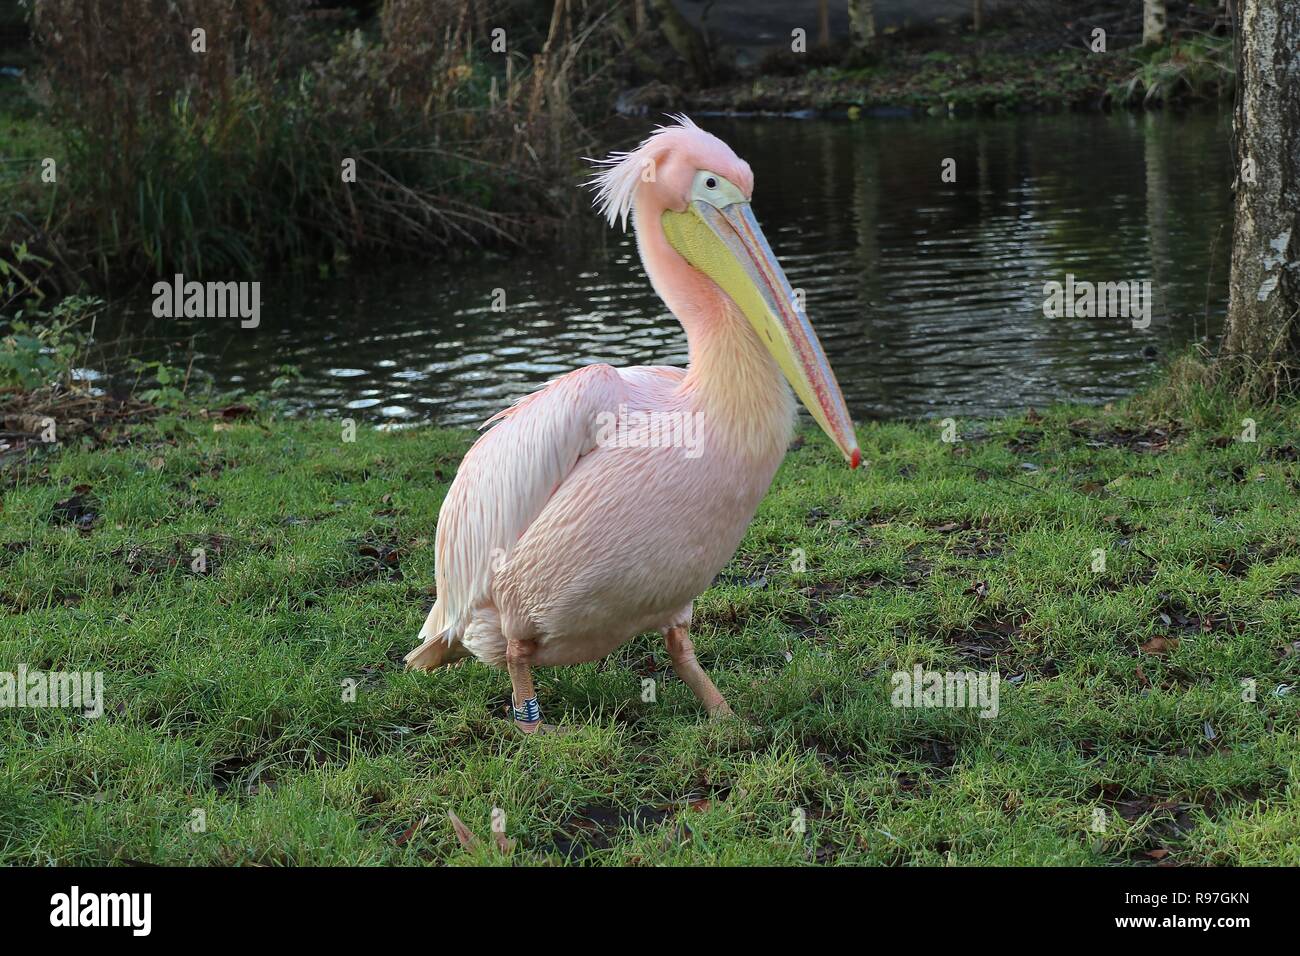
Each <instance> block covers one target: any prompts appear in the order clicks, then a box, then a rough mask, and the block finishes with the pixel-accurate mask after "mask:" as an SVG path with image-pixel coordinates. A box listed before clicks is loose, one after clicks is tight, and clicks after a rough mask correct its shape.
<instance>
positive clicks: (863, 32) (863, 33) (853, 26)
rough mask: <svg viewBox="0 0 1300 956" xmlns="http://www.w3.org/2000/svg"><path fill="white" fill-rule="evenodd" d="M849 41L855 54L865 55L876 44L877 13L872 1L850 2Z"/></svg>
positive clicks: (853, 0)
mask: <svg viewBox="0 0 1300 956" xmlns="http://www.w3.org/2000/svg"><path fill="white" fill-rule="evenodd" d="M849 40H850V42H851V44H852V46H853V50H854V52H855V53H865V52H866V51H868V50H870V49H871V47H872V46H873V45H874V44H875V42H876V11H875V9H874V8H873V4H872V0H849Z"/></svg>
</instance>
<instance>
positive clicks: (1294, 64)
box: [1217, 0, 1300, 397]
mask: <svg viewBox="0 0 1300 956" xmlns="http://www.w3.org/2000/svg"><path fill="white" fill-rule="evenodd" d="M1237 8H1238V12H1239V20H1238V23H1237V32H1236V35H1237V105H1236V115H1235V117H1234V118H1233V136H1234V139H1235V141H1236V157H1237V182H1236V194H1237V195H1236V217H1235V222H1234V224H1233V232H1232V273H1231V276H1230V278H1229V287H1228V319H1227V324H1226V327H1225V328H1224V333H1223V344H1222V346H1221V348H1220V352H1219V357H1218V360H1217V366H1218V370H1219V373H1220V376H1221V378H1222V379H1223V380H1226V381H1228V382H1229V383H1230V384H1232V385H1233V386H1235V387H1236V388H1238V389H1240V390H1242V391H1244V392H1247V393H1252V394H1255V395H1261V396H1265V397H1268V396H1272V395H1275V394H1277V393H1278V392H1279V391H1282V390H1284V389H1286V388H1287V387H1288V386H1290V385H1292V384H1294V382H1293V378H1294V376H1295V374H1296V372H1297V371H1300V331H1298V330H1297V326H1298V325H1300V322H1298V321H1297V313H1300V236H1297V235H1296V232H1295V230H1296V214H1297V212H1298V211H1300V4H1298V3H1296V2H1295V0H1239V3H1238V4H1237Z"/></svg>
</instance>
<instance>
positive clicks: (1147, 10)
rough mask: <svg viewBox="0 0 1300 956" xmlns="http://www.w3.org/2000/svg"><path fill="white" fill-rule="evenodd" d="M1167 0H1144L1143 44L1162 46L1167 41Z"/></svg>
mask: <svg viewBox="0 0 1300 956" xmlns="http://www.w3.org/2000/svg"><path fill="white" fill-rule="evenodd" d="M1166 20H1168V15H1167V14H1166V12H1165V0H1143V2H1142V45H1143V46H1160V45H1161V44H1162V43H1164V42H1165V21H1166Z"/></svg>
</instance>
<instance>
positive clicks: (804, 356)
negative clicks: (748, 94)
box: [590, 116, 862, 468]
mask: <svg viewBox="0 0 1300 956" xmlns="http://www.w3.org/2000/svg"><path fill="white" fill-rule="evenodd" d="M674 119H676V121H677V122H676V124H675V125H672V126H666V127H660V128H659V129H658V130H656V131H655V132H654V133H653V134H652V135H651V136H650V138H649V139H647V140H646V141H645V142H643V143H642V144H641V145H640V146H638V147H637V148H636V149H635V150H632V151H631V152H628V153H615V154H613V155H612V156H610V157H609V159H607V160H604V161H603V162H602V165H604V166H605V167H606V168H605V169H603V170H602V171H601V173H600V174H599V175H598V176H597V177H596V178H595V179H594V180H592V182H591V183H590V185H592V186H594V187H595V188H596V190H597V195H596V202H597V204H598V205H599V206H600V208H601V210H602V211H603V212H604V214H605V216H606V217H607V218H608V219H609V223H610V225H611V226H612V225H614V224H615V223H617V222H618V221H619V219H620V218H621V219H622V223H623V228H624V229H626V228H627V217H628V213H629V211H630V210H631V209H632V208H633V204H634V201H635V205H636V208H637V209H638V210H652V211H655V212H657V213H658V215H659V220H660V224H661V226H662V228H663V233H664V237H665V239H666V240H667V241H668V244H669V245H671V246H672V248H673V249H675V250H676V251H677V253H678V254H679V255H680V256H681V257H682V258H683V259H685V260H686V262H687V263H689V264H690V265H691V266H692V267H694V268H695V269H697V270H698V271H699V272H701V273H703V274H704V275H705V276H707V277H708V278H709V279H711V280H712V281H713V282H714V283H716V284H717V286H718V287H719V288H720V289H722V291H723V292H725V293H726V294H727V295H728V296H729V297H730V298H731V300H732V301H733V302H734V303H735V304H736V307H737V308H738V309H739V310H740V312H741V313H743V314H744V316H745V318H746V319H748V320H749V323H750V325H752V326H753V328H754V331H755V332H756V333H757V334H758V337H759V340H760V341H761V342H762V343H763V345H764V346H766V348H767V350H768V351H769V352H770V353H771V354H772V357H773V358H774V359H775V360H776V363H777V365H778V366H780V368H781V371H782V373H783V374H784V375H785V377H786V379H787V380H788V381H789V382H790V384H791V386H793V387H794V390H795V393H796V394H797V395H798V396H799V399H800V401H802V402H803V404H804V407H805V408H807V409H808V411H809V412H810V413H811V414H812V416H813V418H814V419H816V421H817V424H818V425H820V426H821V428H822V430H823V431H824V432H826V434H827V435H828V436H829V437H830V439H831V441H833V442H834V443H835V445H836V447H838V448H839V450H840V452H841V453H842V454H843V455H844V457H845V459H846V460H847V461H848V462H849V466H850V467H852V468H856V467H857V466H858V463H859V462H860V461H861V458H862V453H861V452H860V451H859V450H858V443H857V437H856V435H855V433H854V430H853V422H852V420H851V419H850V418H849V410H848V408H846V407H845V405H844V396H843V395H841V394H840V386H839V383H838V382H837V381H836V380H835V373H834V372H832V371H831V366H830V362H828V361H827V359H826V353H825V352H824V351H823V350H822V347H821V343H820V342H818V341H817V333H816V332H814V331H813V327H812V325H811V324H810V323H809V322H808V317H807V316H806V315H805V314H804V310H803V306H802V302H801V298H800V297H798V296H796V295H795V293H794V290H793V289H792V288H791V287H790V281H789V280H788V279H787V278H786V277H785V272H784V271H783V270H782V269H781V266H780V264H779V263H778V262H777V261H776V256H775V255H773V253H772V248H771V246H769V245H768V243H767V238H766V237H765V236H764V235H763V230H762V229H760V228H759V225H758V220H757V219H755V218H754V212H753V210H752V209H751V208H750V205H749V201H750V197H751V196H752V195H753V192H754V174H753V173H752V172H751V171H750V169H749V164H748V163H746V162H745V161H744V160H742V159H741V158H740V157H739V156H737V155H736V154H735V153H734V152H732V150H731V147H729V146H728V145H727V144H726V143H724V142H723V141H722V140H720V139H718V138H717V137H716V136H713V135H711V134H709V133H706V132H704V130H702V129H700V128H699V127H698V126H696V125H695V124H694V123H692V122H691V121H690V120H689V119H687V118H686V117H685V116H678V117H674ZM648 225H650V224H648V223H644V224H643V223H640V222H638V227H639V228H640V227H643V226H648Z"/></svg>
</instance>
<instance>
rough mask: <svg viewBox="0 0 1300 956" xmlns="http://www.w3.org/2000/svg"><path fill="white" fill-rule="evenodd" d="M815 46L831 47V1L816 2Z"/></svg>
mask: <svg viewBox="0 0 1300 956" xmlns="http://www.w3.org/2000/svg"><path fill="white" fill-rule="evenodd" d="M817 45H818V46H830V45H831V0H817Z"/></svg>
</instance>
